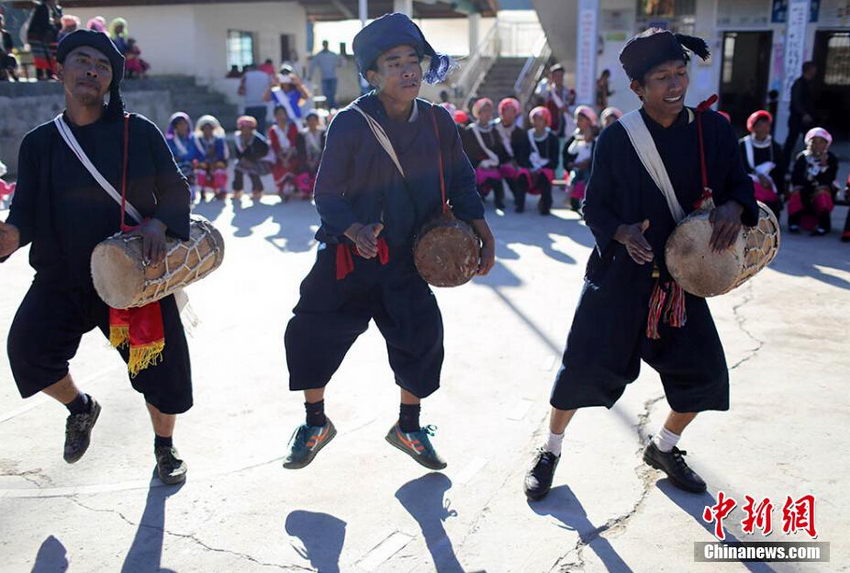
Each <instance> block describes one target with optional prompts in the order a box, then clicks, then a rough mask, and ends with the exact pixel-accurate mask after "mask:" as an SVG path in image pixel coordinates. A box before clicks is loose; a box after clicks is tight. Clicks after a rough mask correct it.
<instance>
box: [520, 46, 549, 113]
mask: <svg viewBox="0 0 850 573" xmlns="http://www.w3.org/2000/svg"><path fill="white" fill-rule="evenodd" d="M551 54H552V49H551V48H550V47H549V42H548V41H547V40H546V36H542V37H541V38H540V40H538V43H537V46H535V49H534V51H533V52H532V54H531V55H530V56H529V57H528V59H527V60H526V61H525V64H524V65H523V67H522V71H520V73H519V77H517V80H516V83H515V84H514V94H515V95H516V98H517V99H518V100H519V103H520V105H521V106H522V107H525V104H526V103H528V99H529V97H530V96H531V93H532V92H533V91H534V86H536V85H537V82H538V81H539V80H540V76H541V74H542V72H543V70H544V68H545V66H546V62H547V61H548V60H549V56H550V55H551Z"/></svg>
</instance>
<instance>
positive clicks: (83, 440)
mask: <svg viewBox="0 0 850 573" xmlns="http://www.w3.org/2000/svg"><path fill="white" fill-rule="evenodd" d="M98 416H100V404H98V403H97V400H95V399H94V398H92V397H91V396H89V411H88V412H85V413H83V414H71V415H70V416H68V419H67V420H65V451H64V454H63V457H64V458H65V461H66V462H68V463H69V464H73V463H74V462H76V461H77V460H79V459H80V458H81V457H83V454H84V453H86V450H87V449H89V444H90V443H91V431H92V428H94V423H95V422H97V417H98Z"/></svg>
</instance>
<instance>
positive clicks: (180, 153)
mask: <svg viewBox="0 0 850 573" xmlns="http://www.w3.org/2000/svg"><path fill="white" fill-rule="evenodd" d="M165 141H166V143H168V148H169V149H170V150H171V154H172V155H173V156H174V162H175V163H176V164H177V167H178V168H179V169H180V173H182V174H183V177H185V178H186V181H187V182H188V183H189V190H190V191H191V195H192V197H191V198H192V202H193V203H194V201H195V170H194V163H195V160H196V159H202V156H201V153H200V151H199V150H198V148H197V146H196V145H195V142H194V141H193V140H192V120H191V119H190V118H189V116H188V115H186V114H185V113H183V112H182V111H178V112H177V113H175V114H173V115H172V116H171V117H170V118H169V120H168V129H166V130H165Z"/></svg>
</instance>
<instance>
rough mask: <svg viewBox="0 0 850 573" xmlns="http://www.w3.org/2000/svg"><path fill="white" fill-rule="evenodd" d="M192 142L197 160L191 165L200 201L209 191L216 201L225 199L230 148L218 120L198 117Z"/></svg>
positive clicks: (205, 116) (209, 116)
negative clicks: (199, 193)
mask: <svg viewBox="0 0 850 573" xmlns="http://www.w3.org/2000/svg"><path fill="white" fill-rule="evenodd" d="M193 141H194V143H195V148H196V149H197V150H198V159H196V160H195V161H194V162H193V163H194V167H195V182H196V183H197V185H198V188H199V189H200V191H201V201H203V200H205V199H206V194H207V190H209V191H211V192H212V193H213V195H214V196H215V198H216V199H224V198H225V197H227V162H228V160H229V159H230V148H229V147H228V146H227V140H226V139H225V137H224V129H223V128H222V127H221V123H219V121H218V119H216V118H215V117H214V116H212V115H203V116H201V117H199V118H198V123H197V124H196V126H195V136H194V138H193Z"/></svg>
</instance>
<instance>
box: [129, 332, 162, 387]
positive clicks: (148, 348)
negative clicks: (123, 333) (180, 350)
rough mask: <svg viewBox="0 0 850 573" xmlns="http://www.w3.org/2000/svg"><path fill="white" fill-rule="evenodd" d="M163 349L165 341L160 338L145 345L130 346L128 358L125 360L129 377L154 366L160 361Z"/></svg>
mask: <svg viewBox="0 0 850 573" xmlns="http://www.w3.org/2000/svg"><path fill="white" fill-rule="evenodd" d="M164 349H165V341H164V340H160V341H159V342H154V343H152V344H146V345H145V346H134V347H131V348H130V360H129V362H127V370H129V371H130V377H131V378H135V377H136V375H137V374H138V373H139V372H141V371H142V370H144V369H145V368H147V367H149V366H156V365H157V364H159V363H160V362H162V351H163V350H164Z"/></svg>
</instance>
